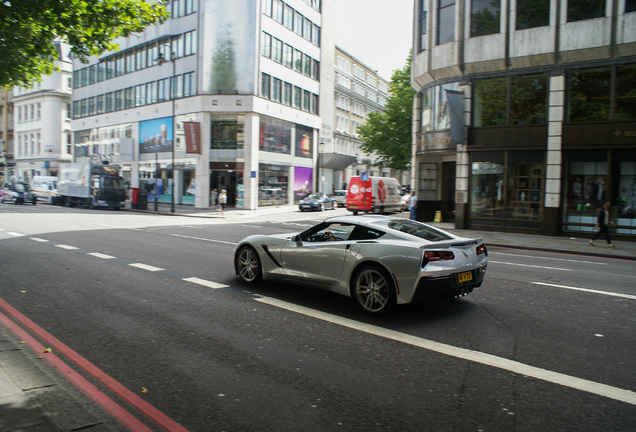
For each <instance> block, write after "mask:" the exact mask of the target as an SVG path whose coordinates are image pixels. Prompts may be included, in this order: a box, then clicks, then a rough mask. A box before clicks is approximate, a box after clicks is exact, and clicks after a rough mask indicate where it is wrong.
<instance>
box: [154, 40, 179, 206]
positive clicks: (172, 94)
mask: <svg viewBox="0 0 636 432" xmlns="http://www.w3.org/2000/svg"><path fill="white" fill-rule="evenodd" d="M176 60H177V57H176V55H175V53H174V51H172V52H171V53H170V60H168V59H166V58H165V57H164V56H163V53H162V52H161V51H160V52H159V56H157V58H156V59H155V62H157V64H158V65H159V66H161V65H163V64H164V63H167V62H172V77H171V78H170V100H171V101H172V194H171V196H172V200H171V205H170V213H174V194H175V186H176V184H177V181H176V178H175V169H174V145H175V142H176V141H177V128H176V123H177V122H176V119H175V116H174V98H175V96H176V91H175V87H176V78H175V77H176V75H177V72H176V66H177V62H176ZM155 182H156V180H155ZM157 191H158V189H157V185H156V183H155V192H157ZM157 198H158V197H157V194H156V193H155V204H156V202H157V201H156V200H157Z"/></svg>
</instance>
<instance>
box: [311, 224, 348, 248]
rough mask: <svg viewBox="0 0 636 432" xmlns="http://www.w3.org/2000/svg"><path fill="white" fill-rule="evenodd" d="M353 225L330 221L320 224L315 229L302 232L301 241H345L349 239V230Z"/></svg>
mask: <svg viewBox="0 0 636 432" xmlns="http://www.w3.org/2000/svg"><path fill="white" fill-rule="evenodd" d="M354 227H355V225H350V224H340V223H332V224H328V225H322V226H321V227H319V229H318V230H317V231H311V232H305V233H303V234H302V239H303V241H306V242H310V243H313V242H330V241H346V240H349V239H350V236H351V232H352V231H353V230H354Z"/></svg>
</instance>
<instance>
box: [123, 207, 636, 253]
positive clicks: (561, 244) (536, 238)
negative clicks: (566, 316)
mask: <svg viewBox="0 0 636 432" xmlns="http://www.w3.org/2000/svg"><path fill="white" fill-rule="evenodd" d="M170 207H171V206H170V204H159V205H158V211H157V212H155V211H154V207H153V203H148V209H147V210H135V209H130V208H127V209H128V210H130V211H139V212H144V213H157V214H167V215H178V216H187V217H199V218H222V216H221V215H219V213H218V212H217V211H216V210H215V209H214V208H210V209H196V208H194V207H192V206H184V205H175V212H174V213H171V212H170V210H171V209H170ZM339 210H343V209H339ZM283 213H296V214H298V213H299V211H298V206H292V205H287V206H279V207H261V208H258V209H256V210H243V209H234V208H228V209H226V210H225V214H226V217H227V218H237V217H247V216H257V217H266V216H268V215H274V214H283ZM341 213H342V212H338V214H333V213H331V212H330V211H325V212H324V213H321V214H320V216H323V217H324V218H328V217H331V216H336V215H339V214H341ZM313 214H314V215H316V213H313ZM347 214H349V213H347ZM401 215H402V217H408V214H407V213H401ZM428 223H429V224H430V225H432V226H436V227H439V228H441V229H443V230H445V231H449V232H451V233H453V234H455V235H458V236H464V237H483V238H484V241H485V242H486V245H488V246H500V247H509V248H512V249H532V250H542V251H549V252H562V253H571V254H576V255H592V256H601V257H613V258H622V259H632V260H636V242H632V241H620V240H612V241H613V243H614V245H615V246H616V247H615V248H614V249H610V248H609V247H608V246H607V243H606V242H605V240H604V239H602V238H599V239H598V240H596V242H595V245H594V246H590V245H589V244H588V241H589V239H590V238H591V236H592V234H591V233H590V234H589V236H585V237H567V236H545V235H540V234H519V233H509V232H500V231H486V230H459V229H455V224H453V223H448V222H442V223H434V222H428Z"/></svg>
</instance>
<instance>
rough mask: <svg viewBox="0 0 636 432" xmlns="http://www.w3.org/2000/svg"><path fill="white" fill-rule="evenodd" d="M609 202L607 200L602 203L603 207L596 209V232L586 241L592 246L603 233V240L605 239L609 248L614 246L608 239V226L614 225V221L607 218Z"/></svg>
mask: <svg viewBox="0 0 636 432" xmlns="http://www.w3.org/2000/svg"><path fill="white" fill-rule="evenodd" d="M611 205H612V204H611V203H610V202H609V201H607V202H605V204H603V207H602V208H601V209H600V210H599V211H598V218H597V220H596V225H594V229H598V232H597V233H596V234H594V237H592V239H591V240H590V241H589V242H588V243H589V244H590V246H594V241H595V240H596V239H597V238H599V236H600V235H601V234H604V235H605V240H607V245H608V246H609V247H611V248H613V247H615V246H614V245H613V244H612V241H611V240H610V232H609V226H610V225H615V224H614V222H612V221H610V220H609V209H610V207H611Z"/></svg>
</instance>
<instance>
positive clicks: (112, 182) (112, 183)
mask: <svg viewBox="0 0 636 432" xmlns="http://www.w3.org/2000/svg"><path fill="white" fill-rule="evenodd" d="M104 187H105V188H121V187H123V184H122V181H121V177H112V176H105V177H104Z"/></svg>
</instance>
